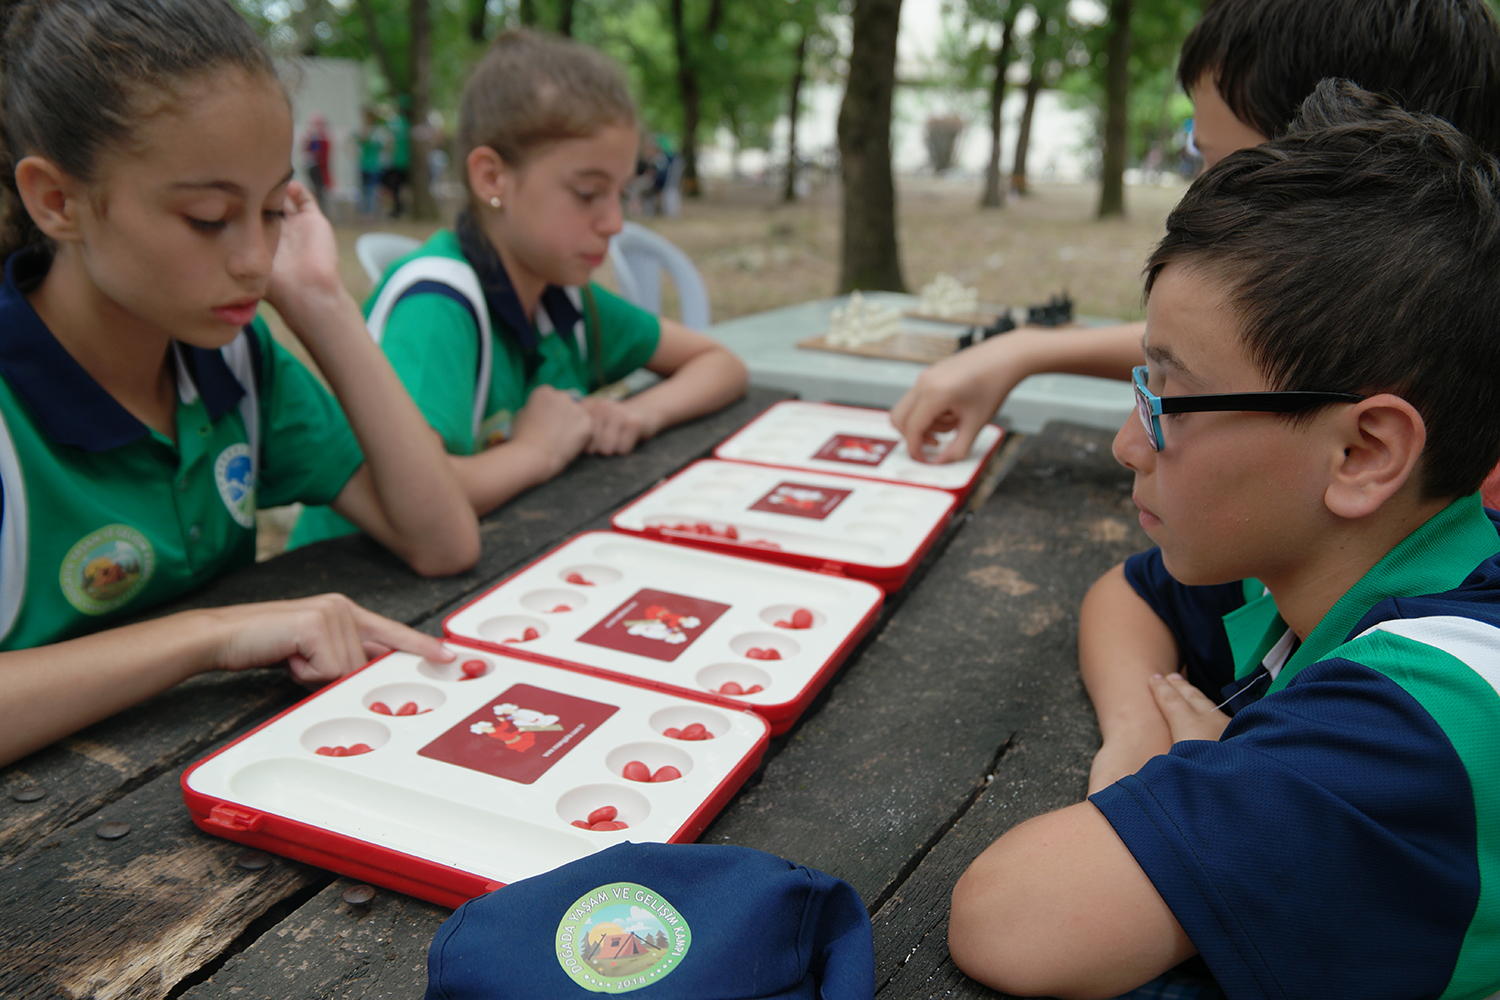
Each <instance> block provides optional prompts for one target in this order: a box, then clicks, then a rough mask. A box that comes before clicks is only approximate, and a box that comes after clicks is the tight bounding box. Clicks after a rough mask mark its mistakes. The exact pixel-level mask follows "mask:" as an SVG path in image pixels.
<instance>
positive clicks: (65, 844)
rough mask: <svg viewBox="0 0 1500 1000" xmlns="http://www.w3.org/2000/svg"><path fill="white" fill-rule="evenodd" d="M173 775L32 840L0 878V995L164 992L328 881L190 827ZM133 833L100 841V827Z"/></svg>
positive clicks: (103, 999) (110, 998)
mask: <svg viewBox="0 0 1500 1000" xmlns="http://www.w3.org/2000/svg"><path fill="white" fill-rule="evenodd" d="M181 771H182V769H181V768H174V769H173V770H171V771H168V772H166V773H164V774H162V775H161V776H159V777H157V778H156V779H154V780H152V781H151V782H148V783H147V784H146V785H144V786H143V787H141V788H139V789H138V790H136V791H134V792H131V793H130V794H128V795H126V796H124V797H122V798H121V799H119V800H118V801H116V802H114V803H112V804H111V805H109V806H107V807H106V808H104V809H103V810H101V811H100V812H98V813H96V814H94V815H92V816H90V817H88V818H87V819H86V820H85V821H83V822H80V823H75V824H74V825H72V826H69V827H67V828H65V829H63V830H60V831H58V832H56V833H54V834H52V835H51V836H49V837H48V838H47V839H46V840H44V841H42V842H40V843H38V844H35V845H33V846H32V847H31V848H30V849H29V850H27V851H26V852H25V853H24V854H22V855H21V856H20V857H19V858H18V859H16V861H15V862H14V863H13V864H11V865H10V867H9V868H7V869H6V870H5V877H4V878H3V879H0V912H3V913H4V914H5V919H4V920H3V921H0V996H4V997H6V998H7V1000H22V998H33V997H52V996H65V997H95V998H98V1000H115V998H123V997H129V998H138V1000H154V998H159V997H165V996H167V994H168V993H169V992H170V991H171V990H172V989H174V988H175V987H176V986H177V984H178V983H179V982H180V981H181V980H182V979H183V977H184V976H188V975H191V974H192V973H194V972H195V971H196V970H198V969H199V968H201V967H202V966H203V965H204V963H206V962H209V961H212V960H213V959H214V958H215V956H217V955H219V954H220V953H222V952H223V951H224V950H225V949H226V948H228V947H229V946H230V945H231V944H232V943H233V942H234V941H235V940H236V939H237V938H238V937H239V936H240V934H241V933H242V932H243V931H244V930H245V928H246V927H247V926H248V925H249V924H250V923H251V922H252V921H254V920H255V919H256V918H257V917H259V916H260V915H261V914H263V913H265V912H266V911H267V910H268V909H270V908H271V907H273V906H275V905H277V904H278V903H280V902H281V901H283V900H285V899H286V898H287V897H289V896H292V895H293V894H295V893H297V892H298V891H301V890H305V889H306V888H308V887H315V886H321V885H323V884H324V883H326V882H328V881H330V880H331V878H332V876H330V875H329V874H328V873H326V872H323V871H320V870H318V869H315V868H311V867H308V866H306V865H301V864H297V863H295V862H291V861H287V860H285V859H283V858H276V859H274V860H273V861H272V862H271V863H270V864H269V865H268V866H267V867H265V868H263V869H260V870H256V871H250V870H246V869H244V868H241V867H238V866H237V865H236V863H235V862H236V859H237V858H238V857H239V856H241V855H242V854H244V853H245V849H244V848H243V847H241V846H239V845H237V844H233V843H231V842H229V841H227V840H220V839H219V838H217V837H210V836H207V835H205V834H201V833H199V831H198V830H197V829H196V828H194V827H193V825H192V822H191V820H189V818H188V813H187V810H186V809H184V808H183V805H182V794H181V791H180V789H179V786H178V779H179V778H180V776H181ZM114 820H124V821H126V822H128V823H129V824H130V831H129V833H127V834H126V835H125V836H123V837H120V838H119V839H114V840H106V839H102V838H101V837H100V836H98V834H97V833H96V831H97V830H98V829H99V827H100V824H101V823H103V822H106V821H114Z"/></svg>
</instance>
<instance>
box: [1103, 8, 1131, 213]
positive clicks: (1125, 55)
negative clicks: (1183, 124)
mask: <svg viewBox="0 0 1500 1000" xmlns="http://www.w3.org/2000/svg"><path fill="white" fill-rule="evenodd" d="M1131 3H1132V0H1111V2H1110V5H1109V16H1110V20H1111V21H1113V28H1112V30H1111V31H1110V33H1109V41H1108V43H1107V44H1106V47H1105V51H1106V52H1108V53H1109V65H1108V66H1106V67H1105V68H1104V94H1105V98H1104V100H1105V111H1104V156H1103V164H1102V172H1101V176H1100V178H1099V180H1100V184H1099V218H1101V219H1103V218H1107V217H1108V216H1112V215H1124V214H1125V152H1126V147H1127V146H1128V144H1129V141H1130V7H1131Z"/></svg>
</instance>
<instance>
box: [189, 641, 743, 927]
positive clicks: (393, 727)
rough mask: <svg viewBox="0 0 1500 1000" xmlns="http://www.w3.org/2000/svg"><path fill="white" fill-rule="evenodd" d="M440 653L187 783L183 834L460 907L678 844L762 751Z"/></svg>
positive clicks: (709, 730) (641, 709) (699, 716)
mask: <svg viewBox="0 0 1500 1000" xmlns="http://www.w3.org/2000/svg"><path fill="white" fill-rule="evenodd" d="M450 648H452V649H453V650H454V651H455V652H457V653H458V660H456V661H455V662H453V663H445V664H439V663H433V662H430V661H428V660H424V659H422V658H420V657H417V656H413V655H411V654H408V653H392V654H390V655H388V656H385V657H382V658H381V659H379V660H376V661H375V662H373V663H371V664H370V665H369V666H367V667H365V668H364V669H363V670H361V671H359V672H358V673H355V674H351V675H350V676H349V677H346V678H344V679H343V680H342V681H339V682H338V683H336V684H332V685H330V686H328V687H326V688H324V689H323V690H321V691H319V692H317V693H316V694H314V695H312V696H310V697H308V698H306V699H304V700H303V701H301V702H299V703H298V704H297V705H294V706H293V707H292V708H290V709H288V710H287V711H285V712H283V713H281V714H280V715H278V716H276V717H275V718H274V719H272V720H270V721H269V722H267V723H265V724H264V725H262V726H260V727H259V728H257V729H255V730H253V731H251V732H250V733H248V734H247V735H245V736H244V737H242V738H241V739H239V740H237V741H236V742H234V743H232V744H230V745H229V746H227V747H225V748H224V749H223V750H221V751H219V752H218V753H216V754H214V755H213V756H211V757H208V758H206V759H204V760H202V761H199V762H198V763H197V764H195V765H193V767H191V768H190V769H189V770H188V771H187V772H186V773H185V774H184V775H183V776H182V789H183V799H184V800H185V801H186V803H187V805H188V808H189V810H190V811H191V812H192V816H193V821H194V822H195V823H197V824H198V826H199V827H201V828H202V829H204V830H206V831H208V832H209V833H213V834H217V835H219V836H222V837H227V838H228V839H230V840H235V841H239V842H241V843H245V844H250V845H252V846H255V847H259V848H263V849H265V850H268V851H274V852H276V853H278V854H284V855H287V856H288V857H293V858H297V859H299V860H302V861H307V862H310V863H312V864H315V865H319V866H321V867H324V868H328V869H331V870H333V871H337V872H341V873H343V874H345V875H350V876H353V877H355V878H359V879H364V880H367V881H370V882H374V883H377V884H380V885H384V886H387V887H389V888H392V889H396V890H399V891H401V892H405V893H408V894H410V895H413V896H418V897H420V898H422V899H427V900H430V901H432V902H435V903H440V904H442V905H445V906H457V905H458V904H459V903H461V902H463V901H464V900H466V899H469V898H471V897H473V896H476V895H479V894H480V893H483V892H487V891H489V890H490V889H493V888H495V887H497V886H499V885H504V884H507V883H510V882H514V881H516V880H517V879H523V878H528V877H530V876H532V875H537V874H540V873H542V872H545V871H549V870H551V869H553V868H556V867H558V866H559V865H563V864H566V863H567V862H569V861H573V860H575V859H577V858H581V857H585V856H586V855H589V854H592V853H593V852H595V851H599V850H603V849H604V848H606V847H610V846H612V845H614V844H617V843H620V842H621V841H625V840H631V841H637V842H640V841H655V842H678V841H690V840H692V839H693V838H695V837H697V835H698V834H699V833H700V832H702V830H703V828H704V827H705V826H706V825H707V824H708V822H709V820H711V819H712V818H713V816H714V815H715V814H716V813H717V812H718V811H719V810H720V809H722V808H723V807H724V805H725V803H727V802H728V800H729V798H730V797H731V796H732V795H733V794H734V792H735V791H736V790H737V789H738V788H739V787H740V785H742V784H743V783H744V781H745V779H746V778H747V777H749V776H750V774H751V773H752V772H753V771H754V769H755V768H756V767H757V766H758V765H759V762H760V758H761V754H762V752H763V751H764V749H765V746H766V740H767V729H768V727H767V724H766V722H765V721H764V720H763V719H762V718H760V717H759V716H757V715H755V714H753V713H750V712H744V711H735V710H733V709H732V708H729V707H728V706H725V705H709V704H706V703H703V702H699V701H693V700H690V699H686V698H683V697H681V696H680V695H676V694H667V693H664V692H661V691H655V690H651V689H649V688H644V687H639V686H632V685H627V684H620V683H616V682H614V681H611V680H608V679H606V678H602V677H597V676H591V675H589V674H586V673H580V672H578V671H576V670H561V669H557V668H554V667H547V666H543V665H540V664H536V663H527V662H525V661H523V660H518V659H515V658H513V657H505V656H495V655H492V654H490V653H488V652H486V651H483V650H479V649H473V648H465V647H463V646H462V645H461V644H457V643H454V644H451V645H450ZM471 675H473V676H471ZM387 712H389V713H390V714H386V713H387ZM697 726H702V727H704V728H703V733H706V734H707V735H706V736H704V735H703V734H700V732H699V731H698V730H697V729H696V728H695V727H697ZM672 734H675V738H674V736H673V735H672ZM366 748H367V749H366ZM664 768H666V769H668V770H663V769H664ZM673 768H675V772H676V773H675V774H674V772H673V771H672V770H670V769H673ZM652 778H655V779H657V780H651V779H652ZM607 807H613V808H614V810H615V814H614V815H613V816H612V817H611V816H608V808H607ZM600 809H605V812H603V813H599V812H596V810H600ZM590 814H594V817H595V819H594V821H595V823H597V824H599V825H598V826H596V827H590V828H581V827H579V826H578V825H577V824H578V823H584V824H588V823H589V819H590ZM619 824H624V825H623V826H620V827H619V828H618V829H612V828H611V827H616V826H618V825H619Z"/></svg>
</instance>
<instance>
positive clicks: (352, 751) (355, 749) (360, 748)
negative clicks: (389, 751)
mask: <svg viewBox="0 0 1500 1000" xmlns="http://www.w3.org/2000/svg"><path fill="white" fill-rule="evenodd" d="M373 749H375V748H374V747H372V746H370V744H368V743H356V744H354V745H353V746H351V747H350V748H349V749H348V750H346V751H345V752H344V753H345V756H348V757H353V756H354V755H356V754H362V753H369V752H370V751H371V750H373Z"/></svg>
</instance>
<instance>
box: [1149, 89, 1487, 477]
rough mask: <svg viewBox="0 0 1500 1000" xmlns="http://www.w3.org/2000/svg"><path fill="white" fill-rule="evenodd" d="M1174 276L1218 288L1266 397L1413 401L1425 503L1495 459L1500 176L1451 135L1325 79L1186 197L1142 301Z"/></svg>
mask: <svg viewBox="0 0 1500 1000" xmlns="http://www.w3.org/2000/svg"><path fill="white" fill-rule="evenodd" d="M1169 264H1176V265H1178V266H1181V267H1188V268H1192V269H1193V270H1195V271H1197V272H1198V273H1200V274H1202V275H1204V276H1205V277H1206V278H1208V279H1209V280H1210V281H1213V282H1215V283H1216V284H1217V285H1218V287H1220V288H1221V289H1223V290H1224V291H1225V293H1226V294H1227V296H1228V298H1229V301H1230V303H1231V305H1232V306H1233V308H1234V309H1235V312H1236V314H1237V317H1238V321H1239V324H1240V330H1239V336H1240V342H1241V344H1242V346H1243V347H1244V349H1245V351H1246V353H1247V355H1248V356H1249V357H1250V359H1251V360H1252V361H1253V362H1254V363H1255V365H1256V366H1257V367H1258V368H1259V369H1260V370H1261V372H1262V373H1264V375H1265V378H1266V382H1267V385H1268V387H1269V388H1272V389H1302V390H1322V391H1329V392H1349V393H1358V394H1360V395H1370V394H1373V393H1378V392H1392V393H1395V394H1396V395H1398V396H1400V397H1401V398H1403V399H1405V400H1406V401H1407V402H1409V403H1411V404H1412V406H1414V407H1415V408H1416V410H1417V412H1419V413H1420V414H1421V415H1422V419H1423V421H1424V423H1425V424H1426V428H1427V444H1426V447H1425V449H1424V451H1423V453H1422V464H1421V466H1420V473H1419V474H1420V476H1421V483H1422V495H1423V497H1424V498H1426V499H1434V498H1439V497H1458V496H1463V495H1465V494H1468V493H1472V492H1473V491H1474V490H1476V489H1478V488H1479V484H1480V483H1481V482H1482V481H1483V480H1484V478H1485V476H1486V475H1487V474H1488V473H1489V471H1490V470H1491V469H1493V468H1494V467H1495V465H1496V462H1497V461H1500V374H1497V373H1500V295H1497V294H1496V289H1497V288H1500V162H1497V161H1496V159H1495V158H1494V157H1493V156H1491V155H1489V154H1488V153H1486V152H1485V151H1484V150H1482V149H1480V148H1479V146H1478V145H1477V144H1476V143H1475V142H1474V141H1473V140H1471V139H1470V138H1468V137H1467V136H1465V135H1464V134H1463V133H1461V132H1459V131H1458V130H1457V129H1455V128H1453V127H1452V126H1451V125H1449V124H1448V123H1447V122H1445V121H1443V120H1441V119H1439V118H1435V117H1433V116H1431V115H1420V114H1412V113H1410V112H1407V111H1403V110H1401V109H1400V108H1397V107H1396V106H1395V105H1393V104H1391V103H1390V102H1388V101H1386V100H1385V99H1384V98H1381V97H1378V96H1376V95H1374V94H1371V93H1369V92H1367V91H1364V90H1361V89H1359V88H1358V87H1355V86H1354V85H1353V84H1351V83H1349V82H1348V81H1346V80H1325V81H1323V82H1322V83H1320V84H1318V86H1317V89H1316V90H1314V91H1313V93H1312V95H1311V96H1310V97H1309V98H1308V99H1307V101H1306V102H1305V103H1304V104H1303V106H1302V113H1301V117H1300V118H1299V119H1298V120H1297V121H1295V122H1294V123H1293V124H1292V127H1291V128H1290V129H1288V130H1287V133H1286V135H1284V136H1283V137H1282V138H1280V139H1275V140H1273V141H1271V142H1269V143H1266V144H1264V145H1260V146H1255V147H1253V148H1251V149H1243V150H1240V151H1239V152H1236V153H1231V154H1230V155H1229V156H1226V157H1225V158H1224V159H1223V160H1221V161H1219V163H1218V164H1216V165H1215V166H1214V167H1213V168H1212V169H1210V170H1208V171H1206V172H1204V174H1203V176H1201V177H1200V178H1198V180H1197V181H1195V182H1194V183H1193V185H1192V187H1190V188H1189V189H1188V192H1187V194H1185V195H1184V196H1183V198H1182V201H1181V202H1179V203H1178V205H1177V207H1176V208H1175V209H1173V210H1172V213H1171V215H1169V216H1168V217H1167V235H1166V236H1165V237H1164V238H1163V239H1162V241H1161V242H1160V243H1159V244H1158V245H1157V247H1156V249H1155V250H1154V251H1153V252H1152V254H1151V258H1150V260H1148V261H1147V263H1146V294H1147V295H1148V296H1149V295H1150V294H1151V287H1152V285H1153V284H1154V283H1155V281H1156V279H1157V278H1158V277H1159V276H1160V274H1161V272H1162V269H1163V268H1165V267H1166V266H1168V265H1169ZM1289 419H1294V420H1295V419H1310V416H1309V415H1308V414H1303V415H1301V416H1300V417H1297V416H1294V417H1291V418H1289Z"/></svg>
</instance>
